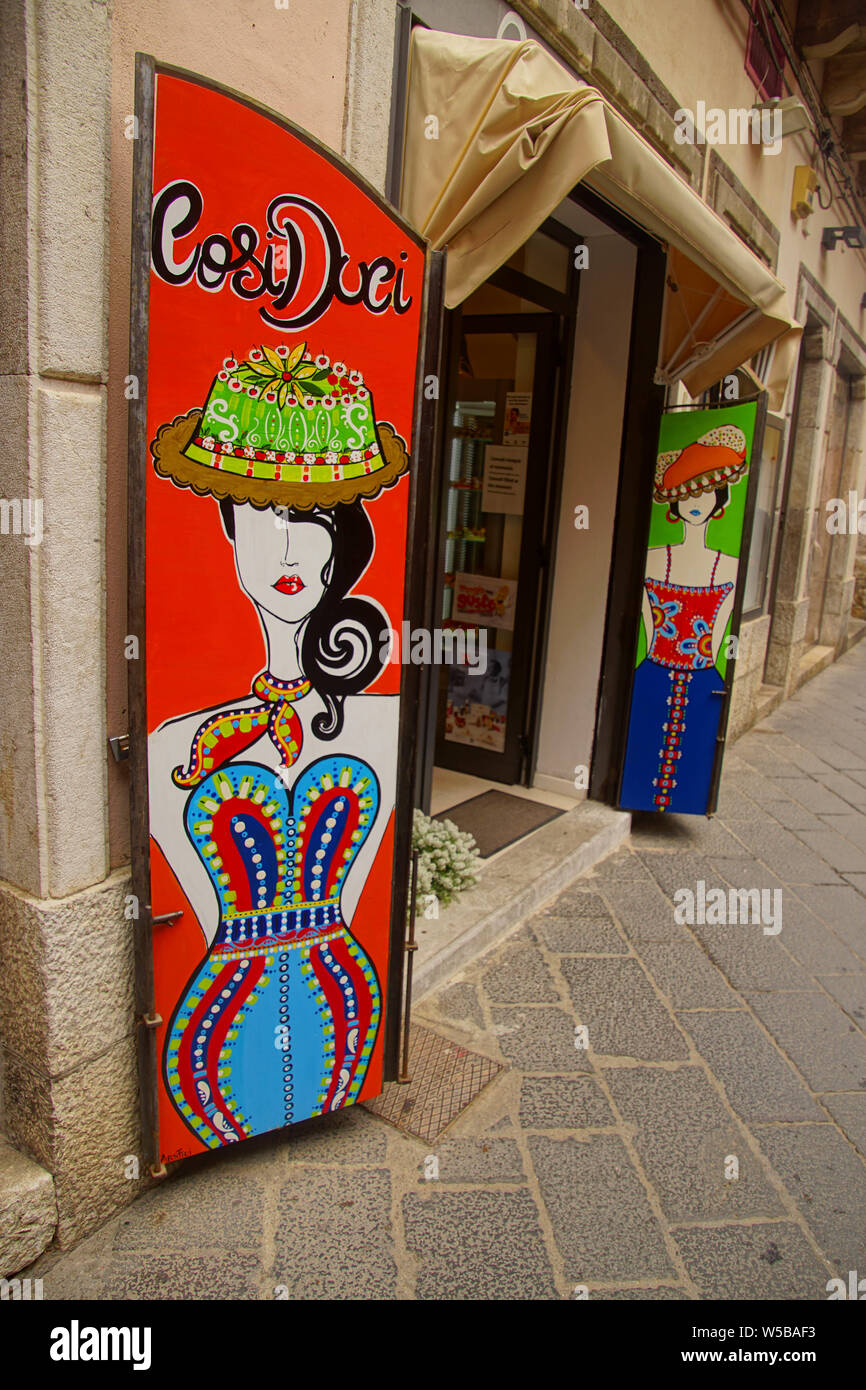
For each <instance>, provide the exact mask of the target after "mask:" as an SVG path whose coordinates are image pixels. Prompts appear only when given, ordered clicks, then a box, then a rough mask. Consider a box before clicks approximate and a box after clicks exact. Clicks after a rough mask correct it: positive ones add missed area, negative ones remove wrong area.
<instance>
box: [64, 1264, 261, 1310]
mask: <svg viewBox="0 0 866 1390" xmlns="http://www.w3.org/2000/svg"><path fill="white" fill-rule="evenodd" d="M44 1292H45V1296H46V1297H51V1298H54V1297H56V1296H57V1295H56V1294H54V1293H51V1294H49V1290H48V1288H46V1289H45V1290H44ZM92 1296H93V1297H97V1296H98V1297H99V1298H100V1299H107V1300H114V1299H127V1300H129V1301H134V1302H148V1303H149V1302H150V1301H151V1300H154V1301H157V1300H159V1301H162V1300H165V1299H171V1300H172V1301H175V1300H177V1299H184V1300H191V1301H195V1302H211V1301H213V1300H222V1299H231V1300H248V1299H260V1298H273V1297H274V1296H275V1294H274V1289H273V1287H272V1286H270V1285H269V1284H268V1282H267V1280H266V1279H265V1276H264V1272H263V1270H262V1265H261V1261H260V1259H259V1257H258V1256H257V1255H239V1254H232V1255H227V1254H221V1255H193V1254H189V1253H183V1254H171V1255H164V1254H161V1253H159V1254H156V1253H154V1252H153V1251H143V1252H141V1253H140V1254H137V1255H134V1256H133V1255H131V1254H127V1255H115V1256H113V1257H112V1258H111V1259H110V1260H109V1262H108V1264H107V1266H106V1268H105V1271H104V1277H103V1281H102V1289H101V1291H100V1293H99V1294H98V1295H92ZM67 1297H68V1295H67ZM76 1297H77V1298H81V1297H82V1294H81V1293H78V1294H77V1295H76Z"/></svg>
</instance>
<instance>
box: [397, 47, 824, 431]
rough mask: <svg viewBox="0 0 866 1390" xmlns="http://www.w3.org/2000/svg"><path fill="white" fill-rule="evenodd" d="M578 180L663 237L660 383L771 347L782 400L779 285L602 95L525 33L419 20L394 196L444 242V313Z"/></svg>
mask: <svg viewBox="0 0 866 1390" xmlns="http://www.w3.org/2000/svg"><path fill="white" fill-rule="evenodd" d="M580 182H583V183H585V184H586V186H587V187H589V188H591V189H593V190H594V191H595V192H596V193H598V194H599V195H600V196H601V197H603V198H605V199H606V200H607V201H608V202H610V203H611V204H613V206H615V207H617V208H619V209H620V210H621V211H622V212H624V213H626V215H627V216H629V217H630V218H631V219H632V220H633V221H635V222H636V223H638V225H639V226H641V227H643V228H645V229H646V230H647V231H648V232H650V233H652V234H653V235H654V236H656V237H658V238H659V240H661V241H663V242H664V243H665V244H666V245H667V247H668V253H669V264H668V301H667V303H666V306H665V315H664V323H663V331H662V342H661V344H660V357H659V373H660V376H661V378H662V379H664V380H669V381H672V380H676V379H679V380H681V381H682V382H683V383H684V385H685V387H686V389H687V390H688V391H689V392H690V393H691V394H692V395H697V394H698V393H699V392H701V391H703V390H705V389H706V387H708V386H710V385H712V384H713V383H714V382H716V381H719V380H720V379H721V378H722V377H723V376H725V375H727V374H728V373H730V372H732V371H734V370H735V368H737V367H739V366H741V365H742V364H743V363H744V362H746V361H748V359H749V358H750V357H753V356H754V355H755V354H756V353H758V352H759V351H760V350H761V349H762V348H764V347H766V346H767V344H769V343H772V342H776V343H777V348H776V352H775V354H774V363H775V366H774V368H773V370H772V380H771V381H767V382H766V383H765V384H766V385H767V386H768V389H769V390H770V396H771V401H770V404H771V406H772V407H774V408H779V407H780V405H781V398H782V397H783V396H784V388H785V386H786V385H787V376H788V374H789V372H790V370H791V367H792V366H793V361H794V354H795V351H796V346H797V342H798V339H799V336H800V332H801V330H800V327H799V325H798V324H797V323H796V320H795V319H794V318H793V316H792V314H791V309H790V305H789V301H788V295H787V292H786V290H785V287H784V286H783V285H782V284H781V282H780V281H779V280H777V279H776V277H775V275H773V273H772V271H770V270H769V269H768V267H767V266H766V265H765V264H764V263H763V261H761V260H760V259H759V258H758V257H757V256H756V255H755V254H754V253H753V252H752V251H751V250H750V249H749V248H748V247H747V246H746V245H745V244H744V243H743V242H742V241H740V239H739V237H737V236H736V235H735V233H734V232H733V231H732V230H731V229H730V227H729V226H728V225H727V223H725V222H724V221H722V219H721V218H720V217H719V216H718V215H717V214H716V213H715V212H713V211H712V209H711V208H709V207H707V205H706V204H705V203H704V202H703V200H702V199H701V198H699V197H698V195H697V194H696V193H695V192H694V190H693V189H692V188H690V187H689V185H688V184H687V183H686V182H685V180H684V179H683V178H681V177H680V175H679V174H677V173H676V172H675V170H674V169H672V168H671V167H670V165H668V164H667V163H666V162H665V160H664V159H662V157H661V156H660V155H659V154H658V153H657V152H656V150H654V149H653V147H652V145H650V144H649V142H648V141H647V140H645V139H644V138H643V136H641V135H639V134H638V132H637V131H636V130H634V129H633V127H632V126H631V125H629V123H628V122H627V121H626V120H625V119H624V118H623V117H622V116H621V115H620V114H619V113H618V112H617V111H616V110H615V109H614V108H613V107H612V106H611V104H610V102H609V101H608V100H607V99H606V97H604V95H603V94H602V93H601V92H599V91H598V90H597V89H596V88H595V87H591V86H589V85H588V84H587V83H584V82H581V81H580V80H579V79H577V78H575V77H574V76H572V74H571V73H569V72H568V71H567V70H566V69H565V68H564V67H563V66H562V65H561V64H560V63H558V62H557V61H556V59H555V58H554V57H553V56H552V55H551V54H550V53H548V52H547V50H546V49H545V48H543V47H542V46H541V45H540V44H538V43H536V42H534V41H532V40H526V41H524V42H519V43H514V42H511V41H509V40H505V39H477V38H469V37H465V36H464V35H460V34H447V33H440V32H438V31H437V30H431V29H424V28H421V27H420V26H419V27H417V28H416V29H415V30H414V31H413V36H412V48H411V54H410V66H409V90H408V99H407V109H406V129H405V141H404V159H403V184H402V206H403V211H404V212H405V214H406V216H407V217H408V218H409V220H410V221H411V222H412V223H413V225H414V226H415V227H417V229H418V230H419V231H420V232H421V233H422V234H423V235H424V236H426V237H427V238H428V240H429V241H430V242H431V243H432V245H433V246H434V247H437V248H438V247H442V246H446V245H447V247H448V264H447V271H446V292H445V302H446V304H447V305H448V307H449V308H453V307H455V306H456V305H457V304H460V303H462V301H463V300H464V299H466V298H467V296H468V295H470V294H471V293H472V291H473V290H475V289H477V287H478V286H479V285H480V284H482V283H483V282H484V281H485V280H486V279H487V277H488V276H489V275H490V274H492V272H493V271H494V270H496V269H497V268H498V267H499V266H501V265H503V264H504V263H505V262H506V261H507V260H508V259H509V258H510V257H511V256H512V255H513V254H514V253H515V251H517V249H518V248H519V247H520V246H522V245H523V243H524V242H525V241H526V240H527V238H528V237H529V236H531V234H532V233H533V232H534V231H535V230H536V229H537V228H538V227H539V226H540V224H541V223H542V222H543V221H544V219H545V218H546V217H548V216H549V215H550V214H551V213H552V212H553V210H554V209H555V208H556V207H557V206H558V204H559V203H560V202H561V201H562V200H563V198H565V197H567V195H568V194H569V193H570V192H571V190H572V189H573V188H574V187H575V185H576V184H578V183H580Z"/></svg>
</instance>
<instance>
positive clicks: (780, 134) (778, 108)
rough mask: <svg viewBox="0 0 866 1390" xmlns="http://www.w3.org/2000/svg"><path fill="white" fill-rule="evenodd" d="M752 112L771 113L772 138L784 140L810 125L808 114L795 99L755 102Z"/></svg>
mask: <svg viewBox="0 0 866 1390" xmlns="http://www.w3.org/2000/svg"><path fill="white" fill-rule="evenodd" d="M752 110H753V111H762V112H763V111H770V112H772V113H773V115H774V117H775V120H774V131H773V138H774V139H778V138H784V137H785V136H786V135H796V134H797V132H798V131H800V130H808V129H809V128H810V125H811V121H810V119H809V112H808V111H807V110H806V107H805V106H804V105H803V103H802V101H799V100H798V98H797V97H782V98H781V100H780V99H779V98H778V97H777V98H775V99H774V100H772V101H756V102H755V104H754V106H753V107H752Z"/></svg>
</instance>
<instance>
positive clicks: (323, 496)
mask: <svg viewBox="0 0 866 1390" xmlns="http://www.w3.org/2000/svg"><path fill="white" fill-rule="evenodd" d="M150 448H151V453H152V454H153V459H154V465H155V467H156V471H157V473H159V474H161V475H162V476H163V477H166V478H171V479H172V480H173V482H175V483H177V484H178V486H180V487H189V488H192V490H193V491H194V492H197V493H199V494H205V493H210V494H211V495H212V496H213V497H216V498H219V499H222V498H231V499H232V501H234V502H251V503H252V504H253V506H255V507H267V506H271V505H279V506H287V507H298V508H299V509H301V510H308V509H310V508H312V507H333V506H336V505H337V503H339V502H354V501H355V499H356V498H358V497H375V496H376V494H377V493H378V492H380V491H381V489H382V488H384V487H388V486H389V485H390V484H391V483H394V482H396V480H397V479H398V478H399V477H400V475H401V474H402V473H404V472H405V470H406V468H407V467H408V464H409V455H408V453H407V451H406V446H405V444H404V442H403V440H402V439H401V438H400V436H399V435H398V434H397V433H396V432H395V431H394V429H393V428H392V427H391V426H390V425H388V424H384V423H381V422H377V420H376V415H375V411H374V408H373V397H372V394H371V392H370V389H369V387H368V386H366V385H365V383H364V378H363V377H362V375H361V373H360V372H358V371H350V370H349V369H348V368H347V367H346V365H345V364H344V363H343V362H332V361H331V360H330V359H329V358H328V357H326V356H325V355H324V354H320V355H319V356H317V357H313V356H312V355H311V354H310V353H308V352H307V345H306V343H296V344H295V345H294V346H293V347H290V346H289V345H287V344H280V346H278V347H275V348H271V347H266V346H265V345H264V344H262V345H261V346H259V347H254V348H252V349H251V350H250V352H249V355H248V356H247V358H246V360H244V361H240V362H239V361H236V360H235V358H234V357H226V358H225V359H224V360H223V363H222V366H221V367H220V369H219V371H218V372H217V375H216V377H215V379H214V382H213V385H212V386H211V388H210V391H209V392H208V396H207V400H206V401H205V404H204V409H203V410H191V411H189V412H188V414H186V415H182V416H178V417H177V418H176V419H175V420H173V421H172V422H171V424H166V425H162V426H161V428H160V429H159V431H158V433H157V436H156V439H155V440H154V441H153V443H152V444H151V446H150Z"/></svg>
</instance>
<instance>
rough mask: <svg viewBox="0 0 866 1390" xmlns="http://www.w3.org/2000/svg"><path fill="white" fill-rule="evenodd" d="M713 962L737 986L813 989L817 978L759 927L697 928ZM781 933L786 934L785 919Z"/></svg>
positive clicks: (696, 930) (697, 935)
mask: <svg viewBox="0 0 866 1390" xmlns="http://www.w3.org/2000/svg"><path fill="white" fill-rule="evenodd" d="M693 930H694V933H695V936H696V937H697V938H698V940H699V941H701V942H702V943H703V945H704V947H705V949H706V951H707V954H708V955H709V957H710V959H711V960H712V961H715V963H716V965H717V966H718V967H719V969H720V970H721V971H723V973H724V974H725V976H726V977H727V979H728V980H730V982H731V984H732V985H733V987H734V989H737V990H742V989H749V988H752V989H762V990H763V989H785V990H810V989H814V979H813V977H812V975H810V974H809V973H808V972H807V971H806V970H804V969H803V967H802V965H800V964H799V963H798V962H797V961H795V960H792V959H791V956H790V955H789V954H788V952H787V951H786V950H785V949H784V947H783V946H782V944H781V942H780V940H779V937H775V936H765V935H764V934H763V931H762V930H761V928H760V927H700V926H698V927H694V928H693ZM780 935H781V936H783V937H784V935H785V928H784V918H783V925H782V931H781V933H780Z"/></svg>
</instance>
